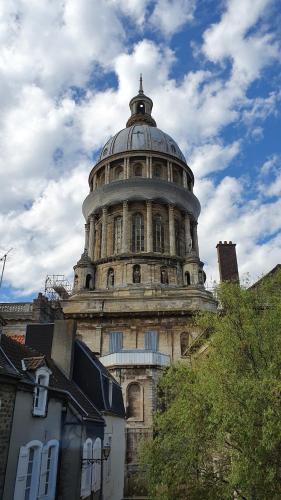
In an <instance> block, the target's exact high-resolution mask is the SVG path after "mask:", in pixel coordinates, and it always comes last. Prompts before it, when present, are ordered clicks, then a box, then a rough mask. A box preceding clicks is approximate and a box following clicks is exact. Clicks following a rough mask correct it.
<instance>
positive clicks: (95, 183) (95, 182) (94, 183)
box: [93, 174, 97, 191]
mask: <svg viewBox="0 0 281 500" xmlns="http://www.w3.org/2000/svg"><path fill="white" fill-rule="evenodd" d="M96 187H97V176H96V174H95V175H94V177H93V191H94V190H95V189H96Z"/></svg>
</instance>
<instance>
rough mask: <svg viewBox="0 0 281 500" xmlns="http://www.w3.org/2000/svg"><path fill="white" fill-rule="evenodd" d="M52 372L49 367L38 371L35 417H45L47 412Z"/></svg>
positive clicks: (34, 405)
mask: <svg viewBox="0 0 281 500" xmlns="http://www.w3.org/2000/svg"><path fill="white" fill-rule="evenodd" d="M50 374H51V371H50V370H49V368H47V366H42V367H41V368H38V369H37V370H36V379H35V382H36V386H35V388H34V399H33V415H36V416H38V417H45V415H46V411H47V396H48V385H49V379H50Z"/></svg>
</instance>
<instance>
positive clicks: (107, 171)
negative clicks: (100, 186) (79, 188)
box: [104, 163, 110, 184]
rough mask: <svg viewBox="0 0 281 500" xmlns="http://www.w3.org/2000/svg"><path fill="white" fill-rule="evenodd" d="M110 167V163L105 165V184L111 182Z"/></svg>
mask: <svg viewBox="0 0 281 500" xmlns="http://www.w3.org/2000/svg"><path fill="white" fill-rule="evenodd" d="M109 169H110V164H109V163H108V164H107V165H106V166H105V181H104V182H105V184H109Z"/></svg>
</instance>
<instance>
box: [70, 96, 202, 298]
mask: <svg viewBox="0 0 281 500" xmlns="http://www.w3.org/2000/svg"><path fill="white" fill-rule="evenodd" d="M142 104H144V107H145V108H146V113H144V114H143V113H136V110H137V109H138V108H137V106H140V105H142ZM130 107H131V112H132V116H131V118H130V119H129V120H128V123H127V127H126V128H125V129H123V130H121V132H118V133H117V134H116V135H115V136H114V137H113V138H112V139H110V140H109V141H108V142H107V144H106V145H105V146H104V148H103V150H102V152H101V155H100V159H99V161H98V163H97V164H96V165H95V166H94V168H93V169H92V171H91V173H90V175H89V186H90V193H89V195H88V196H87V198H86V200H85V201H84V204H83V214H84V217H85V218H86V220H87V223H86V225H85V251H84V254H83V255H82V257H81V259H80V261H79V262H78V263H77V266H75V280H74V291H75V292H78V291H82V290H85V289H90V290H91V289H108V288H113V287H124V286H128V285H131V284H138V285H143V286H151V285H152V284H154V285H156V284H160V285H178V286H190V285H196V286H198V285H200V286H202V285H203V283H204V272H203V270H202V266H203V264H202V263H201V262H200V259H199V249H198V238H197V219H198V216H199V213H200V204H199V201H198V200H197V198H196V197H195V196H194V194H193V183H194V177H193V173H192V171H191V169H190V168H189V167H188V166H187V164H186V162H185V159H184V156H183V154H182V153H181V151H180V149H179V147H178V146H177V144H176V143H175V141H173V139H172V138H171V137H169V136H168V135H167V134H165V133H164V132H162V131H161V130H159V129H157V128H156V124H155V121H154V120H153V118H152V117H151V115H150V113H151V108H152V101H151V100H150V99H149V98H148V97H146V96H144V95H143V94H139V95H138V96H136V97H135V98H133V99H132V100H131V102H130ZM144 119H145V121H144ZM140 135H141V136H142V139H140V138H139V136H140ZM149 148H152V150H153V153H152V151H151V149H149ZM149 259H150V263H151V267H153V268H154V271H153V272H152V271H151V269H150V270H149V267H147V266H149ZM125 260H127V264H128V265H126V266H125V267H126V272H124V270H122V269H121V267H122V264H120V262H121V261H123V263H124V261H125ZM135 266H137V273H134V271H136V267H135ZM123 267H124V265H123ZM142 267H144V269H142ZM118 268H119V269H118ZM128 269H129V270H128ZM142 271H144V272H142Z"/></svg>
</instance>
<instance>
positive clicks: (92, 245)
mask: <svg viewBox="0 0 281 500" xmlns="http://www.w3.org/2000/svg"><path fill="white" fill-rule="evenodd" d="M86 225H87V224H86ZM88 255H89V258H90V259H91V261H93V260H94V258H95V216H94V214H92V215H91V216H90V232H89V244H88Z"/></svg>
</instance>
